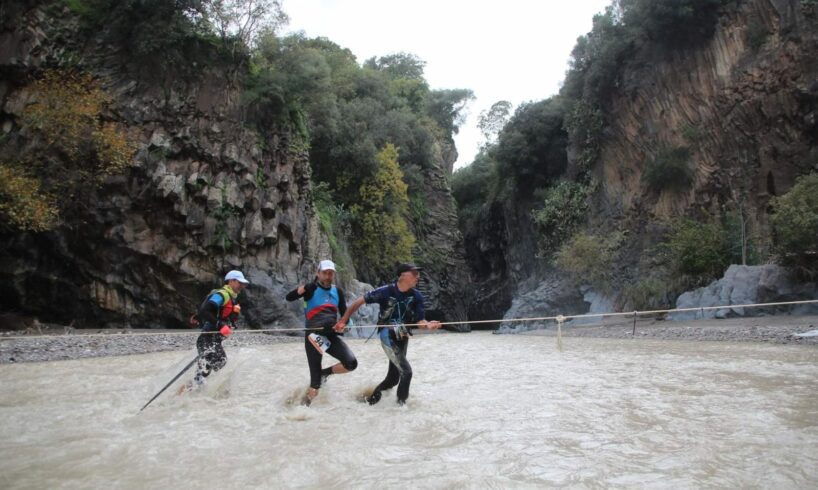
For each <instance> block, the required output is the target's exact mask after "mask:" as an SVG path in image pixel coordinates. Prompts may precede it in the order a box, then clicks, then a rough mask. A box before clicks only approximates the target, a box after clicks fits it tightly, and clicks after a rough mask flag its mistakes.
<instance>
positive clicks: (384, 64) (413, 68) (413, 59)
mask: <svg viewBox="0 0 818 490" xmlns="http://www.w3.org/2000/svg"><path fill="white" fill-rule="evenodd" d="M425 66H426V62H425V61H423V60H422V59H420V58H418V57H417V56H416V55H414V54H411V53H394V54H389V55H386V56H381V57H380V58H377V57H374V56H373V57H372V58H369V59H368V60H366V61H365V62H364V68H371V69H373V70H377V71H380V72H383V73H385V74H386V75H387V76H389V77H390V78H393V79H397V78H408V79H410V80H423V67H425Z"/></svg>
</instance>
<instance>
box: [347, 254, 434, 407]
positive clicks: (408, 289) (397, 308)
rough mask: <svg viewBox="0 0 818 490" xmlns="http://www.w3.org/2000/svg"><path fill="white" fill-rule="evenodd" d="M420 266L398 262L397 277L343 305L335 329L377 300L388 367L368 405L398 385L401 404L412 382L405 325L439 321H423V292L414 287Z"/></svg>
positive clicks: (431, 326)
mask: <svg viewBox="0 0 818 490" xmlns="http://www.w3.org/2000/svg"><path fill="white" fill-rule="evenodd" d="M420 271H421V268H420V267H417V266H415V265H413V264H400V265H399V266H398V270H397V274H398V280H397V281H396V282H395V283H393V284H388V285H386V286H381V287H379V288H377V289H373V290H372V291H369V292H368V293H366V294H364V295H363V296H361V297H360V298H358V299H356V300H355V301H353V302H352V304H351V305H349V306H348V307H347V311H346V313H344V316H343V317H341V319H340V320H339V321H338V323H336V324H335V329H336V330H338V329H343V328H344V327H346V324H347V322H348V321H349V318H350V317H351V316H352V315H353V314H354V313H355V312H356V311H357V310H358V308H360V307H361V306H362V305H363V304H364V303H367V304H371V303H378V305H379V306H380V313H379V315H378V325H382V326H379V327H378V337H379V338H380V340H381V347H382V348H383V351H384V352H385V353H386V357H387V358H389V370H388V371H387V373H386V378H384V380H383V381H381V383H380V384H379V385H378V386H377V387H376V388H375V391H373V392H372V394H371V395H370V396H368V397H367V398H366V401H367V402H368V403H369V404H370V405H374V404H376V403H378V401H380V399H381V392H382V391H383V390H388V389H391V388H393V387H394V386H395V385H398V393H397V395H398V404H399V405H403V404H404V403H406V399H407V398H409V384H410V383H411V382H412V366H411V365H410V364H409V361H408V360H407V359H406V351H407V348H408V347H409V336H410V335H412V333H411V330H410V329H409V327H407V326H406V324H407V323H408V324H417V325H418V326H419V327H420V328H426V329H432V330H433V329H438V328H440V322H438V321H431V322H428V321H426V313H425V310H424V307H423V295H422V294H420V291H418V290H417V289H415V286H417V283H418V280H419V279H420Z"/></svg>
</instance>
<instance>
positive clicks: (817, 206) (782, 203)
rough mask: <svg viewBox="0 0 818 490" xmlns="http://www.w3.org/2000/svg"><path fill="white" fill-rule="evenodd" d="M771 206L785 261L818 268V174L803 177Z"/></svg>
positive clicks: (776, 242) (777, 241)
mask: <svg viewBox="0 0 818 490" xmlns="http://www.w3.org/2000/svg"><path fill="white" fill-rule="evenodd" d="M771 205H772V208H773V214H772V216H771V218H770V223H771V224H772V228H773V244H774V247H775V251H776V252H777V253H778V254H779V255H780V256H781V261H782V263H784V264H786V265H796V266H801V267H805V268H807V269H809V270H818V174H810V175H807V176H803V177H800V178H799V179H798V180H797V181H796V183H795V185H794V186H793V187H792V189H790V191H789V192H787V193H786V194H784V195H783V196H781V197H777V198H773V200H772V202H771Z"/></svg>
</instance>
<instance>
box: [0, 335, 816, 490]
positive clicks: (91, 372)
mask: <svg viewBox="0 0 818 490" xmlns="http://www.w3.org/2000/svg"><path fill="white" fill-rule="evenodd" d="M376 340H377V339H373V340H372V341H369V342H368V343H364V341H363V340H359V339H349V340H348V344H349V345H350V347H351V348H352V350H353V351H354V352H355V354H356V355H357V357H358V360H359V367H358V369H357V370H356V371H355V372H353V373H349V374H344V375H338V376H333V377H331V378H330V379H329V380H328V382H327V383H326V385H325V386H324V387H322V390H321V393H320V395H319V398H318V399H316V401H315V402H313V404H312V406H311V407H309V408H307V407H302V406H300V405H298V403H293V400H297V399H298V398H300V396H301V394H302V393H303V391H304V389H305V388H306V386H307V384H308V381H309V375H308V370H307V362H306V356H305V355H304V345H303V343H300V342H299V343H284V344H278V345H272V346H259V347H252V348H251V347H245V348H241V349H231V348H230V347H229V341H227V342H226V343H225V345H226V347H227V352H228V357H229V362H228V366H227V367H226V368H225V369H224V370H223V371H222V372H220V373H219V374H218V375H217V376H214V377H213V379H211V380H210V381H209V382H208V384H207V385H206V386H205V388H204V389H203V390H202V391H200V392H196V393H188V394H185V395H182V396H176V395H175V394H174V393H173V392H174V391H175V388H176V386H174V387H172V388H171V389H170V390H168V391H167V392H165V393H164V394H163V395H162V396H160V397H159V398H158V399H157V400H156V401H155V402H154V403H153V404H152V405H150V406H149V407H148V408H146V409H145V410H144V411H143V412H141V413H140V412H139V409H140V407H142V405H144V403H145V402H147V401H148V399H150V397H151V396H153V394H155V393H156V392H157V391H158V390H159V389H160V388H161V387H162V386H163V385H164V384H165V383H166V382H167V381H169V380H170V379H171V378H172V377H173V376H174V375H175V374H176V373H177V372H178V371H179V370H180V369H181V368H182V367H184V366H185V364H187V362H188V361H190V360H191V359H192V358H193V357H194V356H195V352H194V350H193V349H191V351H189V352H165V353H157V354H148V355H134V356H122V357H109V358H96V359H83V360H76V361H61V362H49V363H28V364H16V365H15V364H12V365H2V366H0V488H5V489H17V488H133V489H137V488H139V489H141V488H315V487H320V488H417V487H422V488H509V487H511V488H541V487H578V488H608V487H640V488H725V487H731V488H736V487H742V488H815V487H816V486H818V349H816V348H814V347H810V346H798V345H768V344H755V343H732V342H682V341H664V340H645V339H633V340H613V339H584V338H568V339H564V350H563V351H562V352H560V351H559V350H558V349H557V348H556V342H555V339H554V338H549V337H539V336H531V335H491V334H490V333H488V332H477V333H471V334H449V333H444V334H428V335H415V336H414V337H413V338H412V339H411V340H410V345H409V360H410V362H411V363H412V366H413V370H414V379H413V382H412V389H411V396H410V398H409V401H408V403H407V404H406V405H405V406H398V405H397V404H396V403H395V393H394V390H392V391H390V392H385V393H384V397H383V399H382V400H381V402H380V403H379V404H377V405H375V406H369V405H367V404H365V403H362V402H361V401H360V398H361V395H362V394H363V393H365V392H366V391H367V390H369V389H371V388H372V387H374V385H375V384H377V382H379V381H380V380H381V379H382V377H383V376H384V374H385V373H386V367H387V361H386V357H385V355H384V354H383V351H382V350H381V347H380V345H379V343H378V342H376ZM329 364H330V361H329V359H327V358H325V360H324V365H325V366H326V365H329Z"/></svg>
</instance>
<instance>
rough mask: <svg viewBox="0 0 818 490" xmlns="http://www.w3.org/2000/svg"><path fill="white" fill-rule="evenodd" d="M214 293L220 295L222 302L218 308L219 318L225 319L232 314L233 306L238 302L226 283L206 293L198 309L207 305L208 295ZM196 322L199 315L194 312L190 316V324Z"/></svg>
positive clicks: (195, 323)
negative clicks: (219, 308)
mask: <svg viewBox="0 0 818 490" xmlns="http://www.w3.org/2000/svg"><path fill="white" fill-rule="evenodd" d="M214 294H218V295H219V296H221V297H222V302H223V303H222V307H221V310H219V320H227V319H228V318H229V317H230V315H231V314H233V306H234V305H236V304H238V303H237V302H236V300H235V298H234V297H233V296H234V295H235V293H233V290H232V289H230V288H229V287H228V286H227V285H224V286H222V287H220V288H219V289H214V290H212V291H210V292H209V293H207V296H205V299H204V301H202V304H201V306H199V309H200V310H201V309H203V308H204V307H205V306H206V305H207V302H208V301H210V297H211V296H213V295H214ZM198 323H199V317H198V315H196V314H195V313H194V314H193V316H191V317H190V324H191V325H197V324H198Z"/></svg>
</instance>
